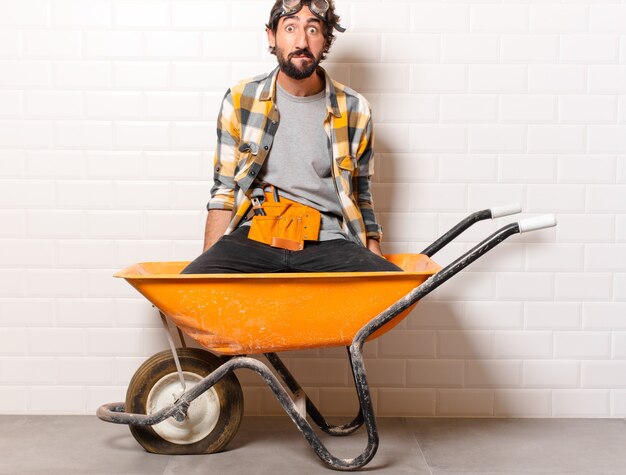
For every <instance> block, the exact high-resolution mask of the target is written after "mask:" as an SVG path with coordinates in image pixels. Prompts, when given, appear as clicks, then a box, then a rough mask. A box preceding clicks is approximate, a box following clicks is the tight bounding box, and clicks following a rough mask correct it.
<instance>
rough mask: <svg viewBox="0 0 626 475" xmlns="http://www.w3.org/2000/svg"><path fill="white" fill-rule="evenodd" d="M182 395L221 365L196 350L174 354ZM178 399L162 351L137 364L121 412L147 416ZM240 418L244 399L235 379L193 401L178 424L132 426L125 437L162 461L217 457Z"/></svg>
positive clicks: (168, 357)
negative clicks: (166, 458) (164, 457)
mask: <svg viewBox="0 0 626 475" xmlns="http://www.w3.org/2000/svg"><path fill="white" fill-rule="evenodd" d="M177 353H178V358H179V360H180V365H181V368H182V370H183V375H184V379H185V386H186V389H187V390H189V389H190V388H191V387H193V386H195V385H196V384H198V382H199V381H200V380H202V379H203V378H204V377H205V376H207V375H209V374H210V373H212V372H213V371H214V370H215V369H217V368H218V367H219V366H220V365H221V364H222V363H223V362H224V360H222V359H221V358H219V357H218V356H215V355H213V354H211V353H209V352H207V351H204V350H200V349H196V348H179V349H177ZM182 393H183V390H182V385H181V383H180V378H179V375H178V372H177V370H176V363H175V361H174V357H173V356H172V352H171V351H169V350H166V351H162V352H161V353H157V354H156V355H154V356H152V357H151V358H149V359H148V360H147V361H146V362H145V363H144V364H142V365H141V366H140V367H139V369H138V370H137V372H136V373H135V375H134V376H133V378H132V380H131V382H130V385H129V386H128V391H127V393H126V411H127V412H130V413H133V414H152V413H155V412H157V411H159V410H160V409H162V408H164V407H166V406H168V405H170V404H172V403H174V402H175V400H176V398H178V397H179V396H180V395H181V394H182ZM242 416H243V393H242V391H241V385H240V384H239V381H238V380H237V377H236V376H235V375H234V374H232V373H231V374H229V375H228V376H226V377H224V378H223V379H221V380H220V381H219V382H218V383H217V384H215V385H214V386H213V387H211V388H210V389H208V390H207V391H205V392H204V393H203V394H201V395H200V396H199V397H198V398H196V399H194V400H193V401H192V402H191V404H190V406H189V409H188V411H187V417H185V420H183V421H182V422H178V421H176V420H175V419H174V418H173V417H169V418H168V419H166V420H164V421H163V422H160V423H158V424H155V425H153V426H138V425H131V426H130V431H131V433H132V434H133V436H134V437H135V439H136V440H137V442H139V443H140V444H141V446H142V447H143V448H144V449H146V450H147V451H148V452H152V453H155V454H166V455H183V454H187V455H189V454H208V453H214V452H219V451H220V450H222V449H224V447H226V445H227V444H228V443H229V442H230V441H231V440H232V438H233V437H234V436H235V434H236V433H237V430H238V429H239V424H240V423H241V418H242Z"/></svg>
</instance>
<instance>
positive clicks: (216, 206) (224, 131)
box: [202, 89, 239, 252]
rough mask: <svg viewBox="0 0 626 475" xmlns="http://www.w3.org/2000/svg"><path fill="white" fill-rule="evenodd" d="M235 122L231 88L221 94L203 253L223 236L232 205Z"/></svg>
mask: <svg viewBox="0 0 626 475" xmlns="http://www.w3.org/2000/svg"><path fill="white" fill-rule="evenodd" d="M238 144H239V121H238V120H237V114H236V111H235V109H234V105H233V98H232V94H231V90H230V89H229V90H228V91H227V92H226V94H225V95H224V99H223V101H222V106H221V108H220V113H219V116H218V119H217V146H216V150H215V161H214V166H213V187H212V188H211V199H210V200H209V202H208V203H207V209H208V211H209V214H208V215H207V219H206V225H205V228H204V246H203V251H202V252H205V251H206V250H207V249H209V248H210V247H211V246H212V245H213V244H215V243H216V242H217V240H218V239H219V238H220V237H222V236H223V235H224V233H225V232H226V229H227V228H228V225H229V223H230V220H231V219H232V216H233V210H234V206H235V193H234V188H235V182H234V175H235V168H236V163H237V161H238Z"/></svg>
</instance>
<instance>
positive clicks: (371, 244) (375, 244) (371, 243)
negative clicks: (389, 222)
mask: <svg viewBox="0 0 626 475" xmlns="http://www.w3.org/2000/svg"><path fill="white" fill-rule="evenodd" d="M367 248H368V249H369V250H370V251H372V252H373V253H374V254H377V255H379V256H380V257H383V251H382V250H381V249H380V241H378V240H377V239H369V238H368V240H367Z"/></svg>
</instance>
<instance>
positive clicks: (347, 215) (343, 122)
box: [207, 68, 382, 245]
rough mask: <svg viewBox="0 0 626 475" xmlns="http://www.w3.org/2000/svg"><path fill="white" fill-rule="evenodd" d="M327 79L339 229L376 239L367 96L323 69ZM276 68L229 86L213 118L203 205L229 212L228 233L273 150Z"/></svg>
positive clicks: (326, 122)
mask: <svg viewBox="0 0 626 475" xmlns="http://www.w3.org/2000/svg"><path fill="white" fill-rule="evenodd" d="M319 69H320V73H322V74H324V75H325V78H326V105H327V109H328V115H327V117H326V119H325V120H324V124H323V125H324V130H325V131H326V134H327V135H328V137H329V142H328V152H329V156H332V167H331V169H332V173H333V178H334V180H335V184H336V189H337V195H338V198H339V202H340V204H341V208H342V211H343V225H342V226H343V230H344V232H346V233H347V234H348V236H350V237H351V238H352V239H353V240H354V241H355V242H360V243H362V244H363V245H366V243H367V238H376V239H380V238H381V236H382V230H381V226H380V225H379V224H378V222H377V221H376V216H375V214H374V209H373V202H372V195H371V192H370V177H371V176H372V174H373V173H374V152H373V148H372V146H373V131H372V117H371V111H370V106H369V103H368V102H367V100H366V99H365V98H364V97H363V96H361V95H360V94H358V93H357V92H355V91H353V90H352V89H350V88H348V87H347V86H344V85H342V84H340V83H338V82H335V81H333V80H332V79H331V78H330V76H329V75H328V74H327V73H326V71H324V70H323V69H322V68H319ZM278 71H279V69H278V68H276V69H275V70H274V71H272V72H271V73H269V74H264V75H262V76H257V77H255V78H253V79H251V80H248V81H243V82H241V83H239V84H238V85H236V86H234V87H232V88H230V89H229V90H228V91H227V92H226V95H225V96H224V100H223V101H222V107H221V110H220V113H219V117H218V120H217V138H218V141H217V148H216V151H215V163H214V170H213V172H214V173H213V176H214V185H213V187H212V189H211V199H210V200H209V202H208V204H207V209H208V210H212V209H222V210H232V211H233V218H232V220H231V222H230V224H229V226H228V228H227V230H226V234H228V233H230V232H232V231H233V230H234V229H235V228H236V227H237V225H238V224H239V222H240V221H241V219H242V218H243V217H244V216H245V215H246V214H247V213H248V211H249V208H250V204H251V202H250V198H251V196H250V194H251V192H252V188H253V186H252V185H253V183H254V181H255V179H256V178H257V176H258V174H259V172H260V170H261V167H262V166H263V162H264V161H265V159H266V158H267V156H268V154H269V153H270V151H271V148H272V141H273V140H274V136H275V134H276V130H277V129H278V125H279V114H278V110H277V108H276V105H275V97H276V78H277V76H278Z"/></svg>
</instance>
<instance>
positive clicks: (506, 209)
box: [489, 203, 522, 219]
mask: <svg viewBox="0 0 626 475" xmlns="http://www.w3.org/2000/svg"><path fill="white" fill-rule="evenodd" d="M489 211H491V219H496V218H502V217H503V216H510V215H512V214H517V213H521V212H522V206H521V205H520V204H519V203H511V204H508V205H504V206H494V207H493V208H491V209H490V210H489Z"/></svg>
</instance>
